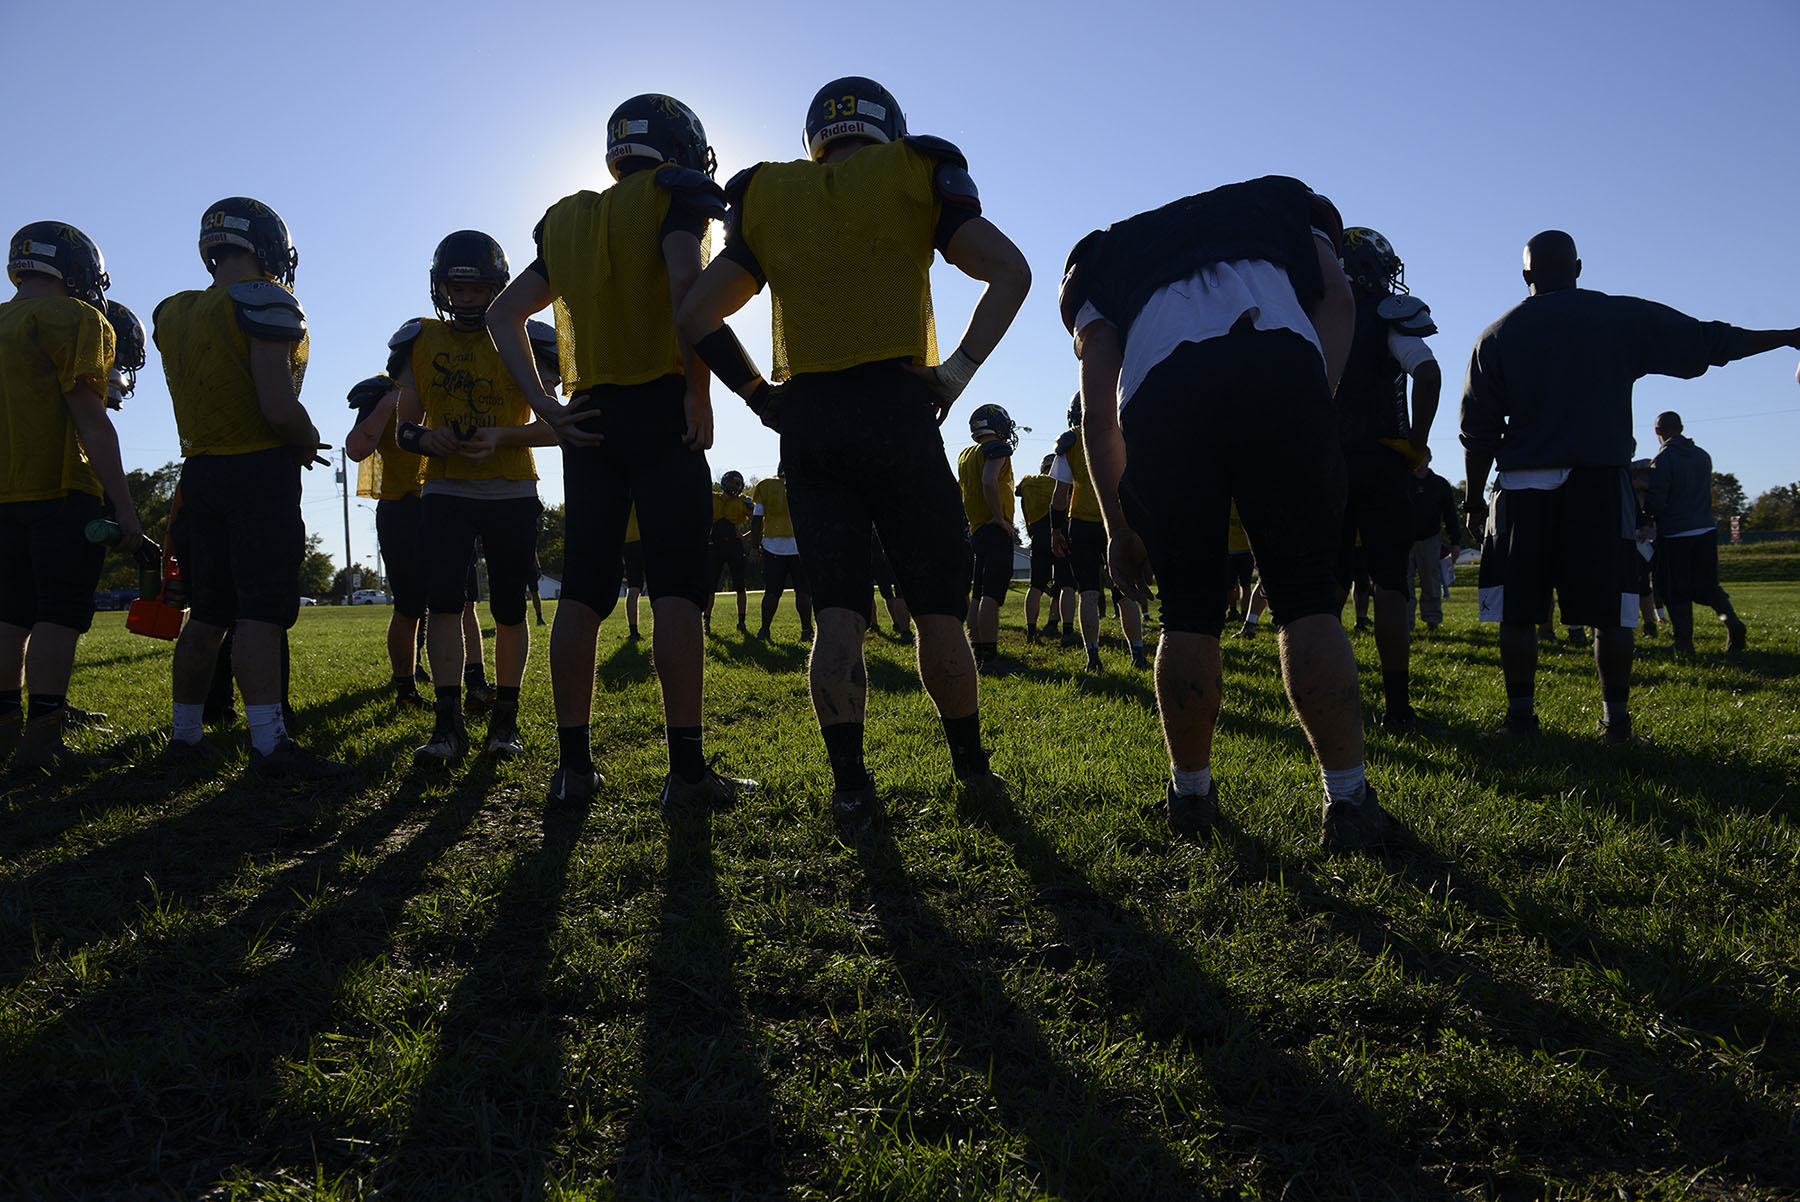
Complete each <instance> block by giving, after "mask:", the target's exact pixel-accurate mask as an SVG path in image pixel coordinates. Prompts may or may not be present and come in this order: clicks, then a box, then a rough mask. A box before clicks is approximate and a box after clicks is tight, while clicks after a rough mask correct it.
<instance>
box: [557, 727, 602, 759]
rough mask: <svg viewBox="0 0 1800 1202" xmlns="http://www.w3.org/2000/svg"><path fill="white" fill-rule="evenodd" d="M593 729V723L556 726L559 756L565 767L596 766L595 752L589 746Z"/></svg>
mask: <svg viewBox="0 0 1800 1202" xmlns="http://www.w3.org/2000/svg"><path fill="white" fill-rule="evenodd" d="M593 729H594V728H593V727H592V726H591V725H582V726H559V727H557V728H556V752H557V758H558V759H559V760H560V761H561V762H562V764H563V766H564V767H568V768H592V767H593V766H594V752H593V749H592V747H590V746H589V740H590V738H591V737H592V735H593Z"/></svg>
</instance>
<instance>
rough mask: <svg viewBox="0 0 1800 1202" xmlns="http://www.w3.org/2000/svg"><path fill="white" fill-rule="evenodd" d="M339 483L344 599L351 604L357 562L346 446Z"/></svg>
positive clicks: (340, 454)
mask: <svg viewBox="0 0 1800 1202" xmlns="http://www.w3.org/2000/svg"><path fill="white" fill-rule="evenodd" d="M337 478H338V483H339V484H341V485H343V486H344V601H343V603H344V604H345V605H348V604H350V589H351V587H352V581H351V579H350V565H351V564H352V563H353V562H355V561H354V560H352V559H351V558H350V457H349V454H348V452H346V451H345V450H344V448H342V447H339V448H338V473H337Z"/></svg>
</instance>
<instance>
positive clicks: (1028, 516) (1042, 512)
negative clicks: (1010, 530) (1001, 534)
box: [1018, 476, 1056, 529]
mask: <svg viewBox="0 0 1800 1202" xmlns="http://www.w3.org/2000/svg"><path fill="white" fill-rule="evenodd" d="M1055 492H1056V481H1055V480H1053V479H1051V478H1050V477H1049V476H1026V477H1025V478H1024V479H1023V480H1021V481H1019V488H1018V495H1019V507H1020V508H1021V509H1022V510H1024V513H1025V526H1026V528H1027V529H1029V528H1030V527H1032V526H1035V525H1037V524H1038V523H1039V522H1041V521H1043V520H1044V519H1045V518H1047V517H1049V516H1050V497H1051V496H1052V494H1054V493H1055Z"/></svg>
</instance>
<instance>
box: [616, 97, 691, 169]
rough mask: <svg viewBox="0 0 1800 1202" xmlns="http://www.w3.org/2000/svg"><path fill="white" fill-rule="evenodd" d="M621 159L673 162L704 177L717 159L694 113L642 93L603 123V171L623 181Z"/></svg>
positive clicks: (674, 102)
mask: <svg viewBox="0 0 1800 1202" xmlns="http://www.w3.org/2000/svg"><path fill="white" fill-rule="evenodd" d="M625 159H649V160H650V161H651V162H653V163H674V164H675V165H676V166H678V167H687V168H690V169H692V170H694V171H703V172H705V173H706V174H707V175H708V176H710V175H712V173H713V172H714V171H717V170H718V168H719V156H718V155H716V154H714V153H713V148H712V147H711V146H708V145H707V144H706V128H705V127H704V126H703V125H701V124H700V118H698V117H696V116H695V115H694V110H693V109H691V108H689V107H688V106H687V105H685V104H683V103H681V101H679V100H677V99H675V98H674V97H673V96H664V95H661V94H660V93H656V92H646V93H644V94H643V95H642V96H633V97H632V98H631V99H630V100H627V101H626V102H625V103H624V104H621V105H620V106H619V107H618V108H616V109H614V110H613V115H612V118H611V119H610V120H609V121H607V123H606V168H607V170H608V171H611V172H612V177H613V178H614V179H620V178H623V177H622V176H621V175H620V170H619V165H620V163H621V162H622V161H624V160H625Z"/></svg>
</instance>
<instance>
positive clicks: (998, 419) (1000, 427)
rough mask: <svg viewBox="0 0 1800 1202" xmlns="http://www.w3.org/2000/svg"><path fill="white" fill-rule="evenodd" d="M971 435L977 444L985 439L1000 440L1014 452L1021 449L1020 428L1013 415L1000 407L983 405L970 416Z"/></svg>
mask: <svg viewBox="0 0 1800 1202" xmlns="http://www.w3.org/2000/svg"><path fill="white" fill-rule="evenodd" d="M969 435H970V437H972V438H974V439H975V440H976V441H977V442H981V441H983V439H984V437H986V438H993V439H998V440H999V441H1001V442H1004V443H1005V444H1006V445H1007V446H1008V447H1010V448H1011V449H1013V450H1015V451H1016V450H1018V449H1019V427H1018V424H1017V423H1016V422H1014V421H1013V419H1012V415H1011V414H1010V413H1008V412H1007V411H1006V410H1005V409H1004V408H1002V407H1001V406H999V405H982V406H980V407H979V408H977V409H976V410H975V412H973V413H971V414H969Z"/></svg>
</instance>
